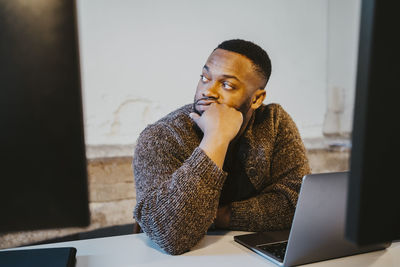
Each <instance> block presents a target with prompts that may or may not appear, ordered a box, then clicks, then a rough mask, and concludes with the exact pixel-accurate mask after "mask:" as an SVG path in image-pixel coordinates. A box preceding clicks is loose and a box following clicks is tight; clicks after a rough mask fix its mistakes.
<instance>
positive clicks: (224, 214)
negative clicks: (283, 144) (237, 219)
mask: <svg viewBox="0 0 400 267" xmlns="http://www.w3.org/2000/svg"><path fill="white" fill-rule="evenodd" d="M230 221H231V206H230V205H226V206H222V207H219V208H218V211H217V218H215V221H214V224H215V226H216V227H217V228H221V229H227V228H229V223H230Z"/></svg>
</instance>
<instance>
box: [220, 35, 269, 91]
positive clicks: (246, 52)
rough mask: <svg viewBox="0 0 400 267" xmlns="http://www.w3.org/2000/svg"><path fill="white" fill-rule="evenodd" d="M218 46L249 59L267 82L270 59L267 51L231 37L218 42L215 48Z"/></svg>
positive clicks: (251, 43)
mask: <svg viewBox="0 0 400 267" xmlns="http://www.w3.org/2000/svg"><path fill="white" fill-rule="evenodd" d="M218 48H219V49H224V50H227V51H231V52H236V53H239V54H241V55H243V56H245V57H247V58H248V59H250V60H251V62H253V64H254V67H255V70H256V71H257V72H259V73H260V74H261V75H262V77H263V78H264V79H265V85H266V84H267V82H268V80H269V77H270V76H271V60H270V59H269V56H268V54H267V52H265V50H264V49H262V48H261V47H260V46H258V45H256V44H255V43H253V42H250V41H245V40H242V39H232V40H227V41H224V42H222V43H220V44H219V45H218V46H217V48H215V49H218ZM265 85H264V86H265Z"/></svg>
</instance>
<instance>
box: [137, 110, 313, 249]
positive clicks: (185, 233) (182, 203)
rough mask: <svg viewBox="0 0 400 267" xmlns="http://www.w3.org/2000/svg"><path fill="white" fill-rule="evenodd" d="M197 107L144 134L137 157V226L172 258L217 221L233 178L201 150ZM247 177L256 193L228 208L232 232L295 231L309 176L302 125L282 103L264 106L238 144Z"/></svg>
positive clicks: (138, 143) (157, 123)
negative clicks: (226, 185)
mask: <svg viewBox="0 0 400 267" xmlns="http://www.w3.org/2000/svg"><path fill="white" fill-rule="evenodd" d="M192 111H193V109H192V105H186V106H183V107H182V108H180V109H178V110H176V111H174V112H172V113H170V114H168V115H167V116H165V117H164V118H162V119H160V120H159V121H157V122H156V123H154V124H151V125H149V126H147V127H146V129H145V130H144V131H143V132H142V133H141V134H140V136H139V138H138V141H137V145H136V149H135V154H134V160H133V170H134V177H135V183H136V197H137V204H136V207H135V211H134V216H135V219H136V221H137V222H138V223H139V224H140V226H141V228H142V229H143V231H144V232H145V233H146V234H147V235H148V236H149V237H150V239H152V240H153V241H154V242H155V243H157V244H158V245H159V246H160V247H161V248H162V249H163V250H165V251H166V252H167V253H169V254H174V255H176V254H182V253H184V252H186V251H188V250H190V248H192V247H193V246H194V245H196V244H197V243H198V242H199V241H200V240H201V239H202V237H203V236H204V235H205V234H206V232H207V230H208V229H209V227H210V226H211V225H212V223H213V221H214V219H215V218H216V214H217V210H218V206H219V199H220V194H221V191H222V188H223V185H224V182H225V180H226V178H227V176H228V173H227V172H226V171H224V170H222V169H220V168H219V167H218V166H217V165H216V164H215V163H214V162H213V161H212V160H211V159H210V158H209V157H208V156H207V155H206V154H205V152H204V151H203V150H202V149H201V148H199V144H200V142H201V140H202V137H203V133H202V132H201V130H200V129H199V128H198V127H197V125H196V124H195V123H194V122H193V120H192V119H191V118H190V117H189V113H190V112H192ZM237 146H238V149H237V150H236V151H238V152H237V154H238V155H237V157H239V158H240V160H241V161H242V163H243V164H242V166H243V171H242V172H241V173H243V175H245V176H247V177H246V178H247V179H249V180H250V182H251V184H252V185H253V186H254V188H255V190H254V191H255V192H256V193H255V194H254V195H253V196H251V197H249V198H248V199H245V200H240V201H235V202H232V203H231V219H230V225H229V229H232V230H242V231H269V230H281V229H287V228H289V227H290V225H291V222H292V219H293V215H294V210H295V207H296V203H297V198H298V192H299V190H300V185H301V182H302V177H303V176H304V175H306V174H309V173H310V168H309V164H308V160H307V157H306V152H305V148H304V145H303V142H302V140H301V138H300V135H299V132H298V130H297V127H296V125H295V123H294V122H293V120H292V119H291V117H290V116H289V114H288V113H287V112H285V111H284V109H283V108H282V107H281V106H280V105H278V104H269V105H262V106H261V107H259V108H258V109H257V110H256V111H255V112H254V114H253V116H252V117H251V119H250V121H249V123H248V126H247V128H246V130H245V131H244V133H243V134H242V136H241V138H239V140H238V142H237Z"/></svg>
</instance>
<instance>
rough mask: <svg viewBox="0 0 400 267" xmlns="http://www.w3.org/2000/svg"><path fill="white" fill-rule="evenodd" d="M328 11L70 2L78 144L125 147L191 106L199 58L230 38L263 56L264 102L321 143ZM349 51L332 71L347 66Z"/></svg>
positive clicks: (296, 4) (303, 2)
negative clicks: (80, 100) (78, 92)
mask: <svg viewBox="0 0 400 267" xmlns="http://www.w3.org/2000/svg"><path fill="white" fill-rule="evenodd" d="M341 2H342V3H343V5H342V8H346V6H347V5H346V2H351V4H350V6H357V5H355V4H354V3H358V2H359V0H353V1H346V0H341ZM329 12H330V11H329V1H328V0H298V1H290V0H285V1H283V0H280V1H277V0H268V1H267V0H258V1H257V0H247V1H233V0H220V1H212V0H203V1H185V0H181V1H179V0H174V1H172V0H171V1H162V0H158V1H156V0H153V1H139V0H135V1H123V0H114V1H108V0H79V1H78V15H79V17H78V21H79V31H80V52H81V64H82V83H83V93H84V111H85V131H86V143H87V144H88V145H116V144H122V145H125V144H133V143H135V141H136V139H137V137H138V135H139V133H140V132H141V131H142V130H143V129H144V127H145V126H146V125H147V124H149V123H152V122H154V121H156V120H157V119H159V118H161V117H162V116H164V115H165V114H167V113H169V112H170V111H172V110H174V109H176V108H178V107H180V106H181V105H184V104H187V103H191V102H192V100H193V96H194V92H195V88H196V85H197V81H198V79H199V74H200V71H201V68H202V66H203V65H204V63H205V61H206V59H207V57H208V55H209V54H210V53H211V51H212V50H213V49H214V48H215V47H216V46H217V45H218V44H219V43H220V42H222V41H224V40H226V39H231V38H242V39H247V40H251V41H254V42H255V43H257V44H259V45H260V46H261V47H263V48H264V49H265V50H266V51H267V52H268V53H269V55H270V57H271V60H272V76H271V80H270V82H269V84H268V86H267V99H266V100H265V103H270V102H278V103H280V104H281V105H282V106H283V107H284V108H285V109H286V110H287V111H288V112H289V113H290V114H291V115H292V117H293V118H294V120H295V121H296V123H297V125H298V127H299V129H300V132H301V134H302V136H303V137H304V138H308V137H318V136H322V131H323V124H324V117H325V113H326V111H327V103H328V102H327V93H328V85H327V84H328V78H329V77H332V76H330V75H328V66H329V64H328V59H329V58H332V57H334V55H332V54H329V53H328V47H329V46H328V36H329V34H328V29H329V23H332V22H331V19H332V18H331V19H328V17H329V16H328V14H329ZM352 12H353V13H354V14H353V13H352ZM357 12H358V10H357V8H356V10H354V8H353V9H352V11H350V13H349V14H350V16H352V15H354V16H358V13H357ZM353 20H354V21H356V22H358V18H356V19H354V18H353V17H352V19H351V22H350V23H353V24H354V21H353ZM353 28H356V27H353ZM351 29H352V28H351ZM357 30H358V28H357ZM351 31H352V30H349V31H348V34H350V35H351V34H352V32H351ZM337 34H340V31H339V32H338V33H337ZM354 34H356V33H354ZM354 41H355V40H354V38H350V39H349V40H348V42H350V43H351V45H350V47H353V46H354V44H353V43H354ZM331 50H332V49H331ZM331 50H329V51H331ZM353 50H354V49H353ZM353 50H351V51H348V52H349V53H350V56H349V57H347V56H346V58H347V59H348V60H346V58H344V59H343V61H341V62H339V63H338V64H339V65H340V64H345V65H347V64H350V65H351V64H354V54H355V51H353ZM332 51H333V50H332ZM333 53H335V52H333ZM352 68H353V67H350V69H352ZM329 69H330V68H329ZM338 75H339V76H340V73H338ZM349 75H350V76H351V75H353V74H351V73H349ZM350 83H351V82H350ZM346 86H347V85H346ZM345 90H352V89H351V88H350V89H348V88H345ZM350 105H351V104H350ZM350 110H352V109H351V108H350Z"/></svg>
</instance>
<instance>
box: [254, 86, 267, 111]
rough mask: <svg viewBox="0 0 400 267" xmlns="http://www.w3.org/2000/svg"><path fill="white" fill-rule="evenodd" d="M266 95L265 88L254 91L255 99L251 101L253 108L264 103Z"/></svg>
mask: <svg viewBox="0 0 400 267" xmlns="http://www.w3.org/2000/svg"><path fill="white" fill-rule="evenodd" d="M266 95H267V92H266V91H265V89H258V90H257V91H256V92H255V93H254V96H253V99H252V101H251V108H252V109H258V108H259V107H260V106H261V105H262V103H263V101H264V99H265V97H266Z"/></svg>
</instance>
